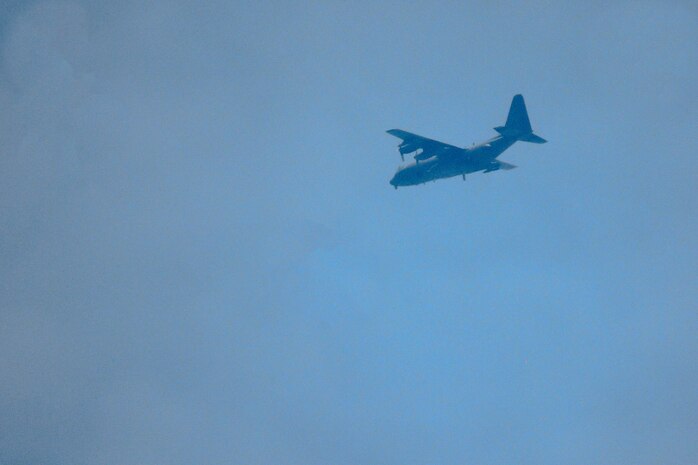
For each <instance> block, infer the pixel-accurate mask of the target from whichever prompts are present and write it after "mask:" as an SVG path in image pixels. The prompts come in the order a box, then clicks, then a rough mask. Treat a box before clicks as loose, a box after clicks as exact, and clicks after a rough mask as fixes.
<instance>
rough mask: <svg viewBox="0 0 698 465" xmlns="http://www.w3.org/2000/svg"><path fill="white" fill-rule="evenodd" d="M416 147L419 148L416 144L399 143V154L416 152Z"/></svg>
mask: <svg viewBox="0 0 698 465" xmlns="http://www.w3.org/2000/svg"><path fill="white" fill-rule="evenodd" d="M418 149H419V145H416V144H409V143H404V144H401V145H400V146H399V147H398V150H399V151H400V154H401V155H405V154H407V153H412V152H416V151H417V150H418Z"/></svg>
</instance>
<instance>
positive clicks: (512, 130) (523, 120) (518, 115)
mask: <svg viewBox="0 0 698 465" xmlns="http://www.w3.org/2000/svg"><path fill="white" fill-rule="evenodd" d="M494 130H495V131H497V132H498V133H500V134H501V135H503V136H504V137H513V138H515V139H516V140H520V141H524V142H532V143H534V144H545V143H546V142H548V141H547V140H545V139H543V138H542V137H540V136H538V135H536V134H534V133H533V129H532V128H531V122H530V120H529V119H528V112H527V111H526V104H525V103H524V99H523V96H522V95H521V94H518V95H515V96H514V99H513V100H512V101H511V106H510V107H509V115H508V116H507V122H506V124H505V125H504V126H498V127H496V128H494Z"/></svg>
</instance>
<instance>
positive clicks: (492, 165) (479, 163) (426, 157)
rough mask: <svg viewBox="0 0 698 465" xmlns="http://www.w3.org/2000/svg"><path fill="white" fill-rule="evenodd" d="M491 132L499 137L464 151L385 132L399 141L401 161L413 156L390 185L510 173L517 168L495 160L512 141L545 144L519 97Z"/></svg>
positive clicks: (399, 132)
mask: <svg viewBox="0 0 698 465" xmlns="http://www.w3.org/2000/svg"><path fill="white" fill-rule="evenodd" d="M494 130H495V131H497V132H498V133H499V135H497V136H495V137H493V138H492V139H490V140H488V141H485V142H482V143H481V144H476V145H473V146H472V147H467V148H460V147H456V146H454V145H449V144H444V143H443V142H439V141H437V140H433V139H428V138H426V137H422V136H418V135H417V134H412V133H411V132H407V131H403V130H401V129H391V130H389V131H387V132H388V134H391V135H393V136H395V137H398V138H400V139H402V143H401V144H400V145H399V147H398V150H399V152H400V157H402V161H405V155H406V154H410V153H414V162H413V163H410V164H407V165H405V166H402V167H400V168H398V171H397V173H395V176H393V179H391V180H390V184H391V185H392V186H394V187H395V189H397V188H398V186H414V185H417V184H424V183H426V182H429V181H436V180H437V179H442V178H451V177H453V176H463V180H465V175H466V174H468V173H475V172H477V171H483V172H485V173H489V172H491V171H497V170H511V169H514V168H516V166H515V165H512V164H510V163H505V162H503V161H499V160H497V157H498V156H500V155H501V154H502V152H504V151H505V150H506V149H508V148H509V147H511V146H512V145H513V144H514V142H516V141H520V140H521V141H525V142H533V143H534V144H544V143H546V142H547V141H546V140H545V139H543V138H542V137H539V136H537V135H536V134H534V133H533V130H532V129H531V123H530V121H529V120H528V112H526V104H525V103H524V99H523V96H521V95H515V96H514V99H513V100H512V101H511V107H509V116H507V122H506V124H505V125H504V126H497V127H496V128H494Z"/></svg>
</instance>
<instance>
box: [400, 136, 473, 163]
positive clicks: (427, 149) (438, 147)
mask: <svg viewBox="0 0 698 465" xmlns="http://www.w3.org/2000/svg"><path fill="white" fill-rule="evenodd" d="M386 132H387V133H388V134H390V135H391V136H395V137H397V138H399V139H402V144H400V146H399V147H398V150H399V151H400V155H401V156H402V155H404V154H406V153H412V152H416V151H417V150H419V149H421V150H422V153H420V154H419V155H417V156H416V157H415V158H417V159H426V158H429V157H432V156H437V157H438V156H444V155H446V154H453V153H461V152H464V151H465V149H462V148H460V147H456V146H455V145H451V144H446V143H444V142H439V141H438V140H434V139H429V138H428V137H422V136H419V135H417V134H413V133H411V132H407V131H403V130H402V129H390V130H388V131H386Z"/></svg>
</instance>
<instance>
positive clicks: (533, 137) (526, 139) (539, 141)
mask: <svg viewBox="0 0 698 465" xmlns="http://www.w3.org/2000/svg"><path fill="white" fill-rule="evenodd" d="M519 140H522V141H524V142H532V143H534V144H545V143H546V142H548V141H547V140H545V139H543V138H542V137H540V136H537V135H535V134H533V133H530V134H526V135H525V136H521V137H519Z"/></svg>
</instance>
